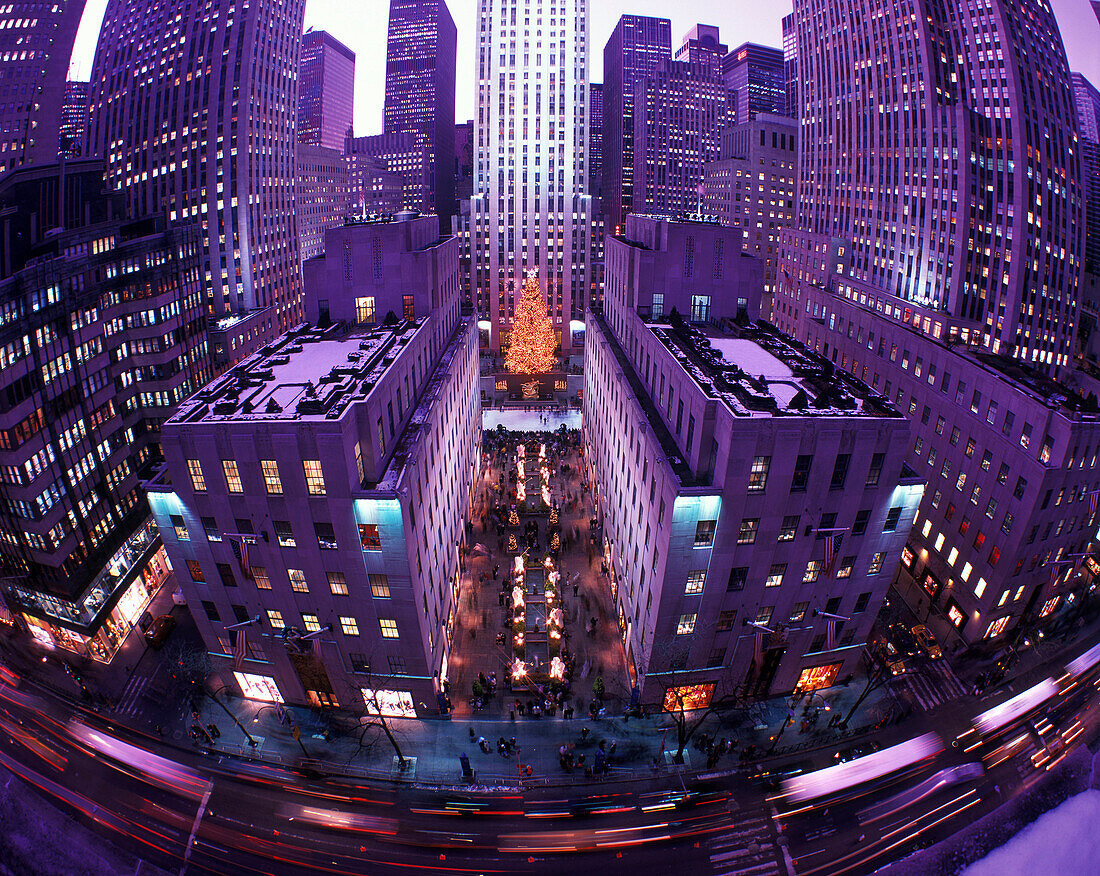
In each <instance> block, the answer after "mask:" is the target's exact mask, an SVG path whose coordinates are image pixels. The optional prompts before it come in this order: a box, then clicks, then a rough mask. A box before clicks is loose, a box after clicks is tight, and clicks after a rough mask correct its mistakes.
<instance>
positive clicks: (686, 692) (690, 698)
mask: <svg viewBox="0 0 1100 876" xmlns="http://www.w3.org/2000/svg"><path fill="white" fill-rule="evenodd" d="M716 687H717V683H716V682H713V681H711V682H706V683H704V684H685V685H681V686H680V687H670V688H669V689H668V690H666V691H665V702H664V710H665V711H666V712H678V711H680V709H683V710H684V711H689V710H691V709H705V708H706V707H707V706H709V705H710V701H711V700H712V699H714V689H715V688H716Z"/></svg>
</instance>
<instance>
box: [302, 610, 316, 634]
mask: <svg viewBox="0 0 1100 876" xmlns="http://www.w3.org/2000/svg"><path fill="white" fill-rule="evenodd" d="M302 626H304V627H305V628H306V631H307V632H310V633H316V632H318V631H319V630H320V629H321V621H320V620H318V618H317V615H315V614H303V615H302Z"/></svg>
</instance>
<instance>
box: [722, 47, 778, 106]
mask: <svg viewBox="0 0 1100 876" xmlns="http://www.w3.org/2000/svg"><path fill="white" fill-rule="evenodd" d="M722 76H723V77H724V78H725V80H726V88H729V89H731V90H732V91H735V92H737V109H736V112H737V121H738V122H739V123H743V122H750V121H752V120H753V119H755V118H756V117H757V116H758V115H759V114H760V113H766V114H768V115H773V116H786V115H790V111H789V110H788V109H787V106H788V104H787V78H786V72H785V68H784V60H783V52H782V50H780V49H775V48H772V47H771V46H761V45H758V44H756V43H745V44H744V45H741V46H738V47H737V48H736V49H734V50H733V51H732V52H730V53H729V54H728V55H726V56H725V57H724V58H723V59H722Z"/></svg>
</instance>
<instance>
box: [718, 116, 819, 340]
mask: <svg viewBox="0 0 1100 876" xmlns="http://www.w3.org/2000/svg"><path fill="white" fill-rule="evenodd" d="M720 138H721V139H720V144H719V155H720V158H719V159H718V161H714V162H711V163H710V164H707V165H706V166H705V167H704V168H703V171H704V176H703V187H704V189H705V194H704V196H703V212H704V213H706V214H707V215H710V216H714V217H716V218H717V219H718V221H719V222H721V223H722V224H723V225H730V226H733V227H735V228H741V229H742V230H743V231H744V238H743V240H744V246H745V252H747V253H750V254H752V255H755V256H757V257H759V258H761V259H763V261H764V266H765V267H764V289H763V299H762V301H761V305H760V307H761V312H762V313H763V315H764V318H765V319H769V320H770V319H771V312H772V298H773V293H774V290H775V276H776V261H777V258H778V255H779V232H780V229H782V228H783V227H785V226H786V225H788V224H790V222H791V220H792V219H793V218H794V186H795V174H796V167H795V164H796V157H797V151H798V123H797V122H795V121H794V120H793V119H789V118H787V117H786V116H771V115H766V114H763V113H760V114H758V115H757V116H756V118H755V119H754V120H753V121H751V122H744V123H742V124H739V125H735V126H733V127H730V128H725V129H723V130H722V132H721V135H720Z"/></svg>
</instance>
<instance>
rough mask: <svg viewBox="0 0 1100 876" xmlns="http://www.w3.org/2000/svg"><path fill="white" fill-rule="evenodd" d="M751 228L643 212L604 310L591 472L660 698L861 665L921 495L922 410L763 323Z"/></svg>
mask: <svg viewBox="0 0 1100 876" xmlns="http://www.w3.org/2000/svg"><path fill="white" fill-rule="evenodd" d="M741 234H742V232H741V231H740V230H739V229H735V228H726V227H723V226H720V225H718V224H717V223H709V222H697V221H695V222H681V221H671V220H668V219H663V218H661V219H658V218H652V217H645V216H636V215H635V216H630V217H628V219H627V227H626V233H625V234H624V235H619V236H609V237H608V238H607V256H606V258H607V282H606V292H605V296H604V309H603V312H602V313H593V314H590V319H589V326H588V338H587V344H586V346H585V367H584V376H585V388H584V409H583V416H584V434H585V441H586V444H587V450H588V453H587V460H588V465H589V467H590V471H589V474H590V475H591V477H592V482H593V483H594V484H596V485H597V486H596V489H595V498H596V503H597V514H598V516H599V519H600V521H601V523H602V527H603V529H602V532H603V552H604V558H605V560H606V561H607V562H608V565H609V566H610V568H611V573H612V574H611V580H612V583H611V592H612V597H613V599H614V604H615V610H616V612H617V614H618V618H619V625H620V628H621V630H622V635H623V642H624V646H625V648H626V654H627V663H628V670H629V671H630V673H631V678H632V680H634V679H637V682H638V684H639V685H641V686H642V700H643V702H646V703H669V702H670V700H669V697H672V698H673V704H674V700H675V697H676V696H679V695H682V696H684V697H687V698H688V700H689V702H690V703H691V704H692V707H696V708H698V707H704V706H706V705H707V704H708V703H709V701H710V699H711V698H712V697H714V696H715V695H716V694H717V695H719V696H721V695H726V696H732V695H734V694H743V695H747V696H768V695H771V694H774V693H778V692H789V691H791V690H792V689H794V688H795V687H798V688H799V689H801V690H803V691H804V690H807V689H814V688H818V687H827V686H829V685H831V684H834V683H835V682H836V680H837V679H838V678H841V677H844V676H845V675H846V674H847V673H849V672H852V671H854V670H855V669H856V668H857V666H858V665H859V657H860V652H861V646H862V645H863V644H864V642H865V641H866V639H867V637H868V635H869V633H870V631H871V626H872V624H873V623H874V619H875V617H876V615H877V613H878V610H879V608H880V606H881V604H882V601H883V597H884V596H885V594H886V589H887V587H888V586H889V583H890V580H891V570H892V569H893V568H894V567H895V566H896V564H897V561H898V559H899V557H900V556H901V553H902V549H903V546H904V543H905V538H906V534H907V532H908V528H909V525H910V524H911V522H912V519H913V514H914V512H915V511H916V508H917V504H918V502H919V500H920V494H921V485H920V481H919V479H918V478H916V477H915V476H914V474H913V472H911V471H908V470H907V469H906V467H905V463H904V454H905V445H906V443H907V441H908V434H909V425H908V423H907V422H906V420H905V418H904V417H903V416H902V415H901V414H900V413H899V412H898V411H897V410H896V409H894V408H893V407H892V406H891V405H890V404H889V403H888V402H886V400H885V399H881V398H879V397H877V395H876V394H875V393H872V392H870V391H869V390H868V389H867V387H866V386H864V385H863V384H861V383H860V382H859V381H857V380H855V379H854V378H852V377H851V376H850V375H846V374H844V373H842V372H840V371H837V370H836V369H834V368H833V366H832V365H831V363H829V362H827V361H826V360H825V359H824V358H823V357H822V356H820V355H818V354H816V353H814V352H813V351H811V350H808V349H806V348H805V347H803V346H802V345H800V344H798V343H797V342H795V341H793V340H792V339H791V338H789V337H787V336H784V335H782V334H781V333H779V332H778V331H776V330H775V329H773V328H771V327H770V326H768V325H766V324H764V323H761V324H759V325H755V326H754V325H752V324H751V323H752V320H753V319H754V318H755V315H756V313H757V310H758V307H759V286H758V282H759V275H760V264H759V260H758V259H756V258H754V257H751V256H748V255H746V254H744V252H743V251H742V245H741V241H740V237H741ZM754 295H755V296H756V297H755V298H754Z"/></svg>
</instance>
